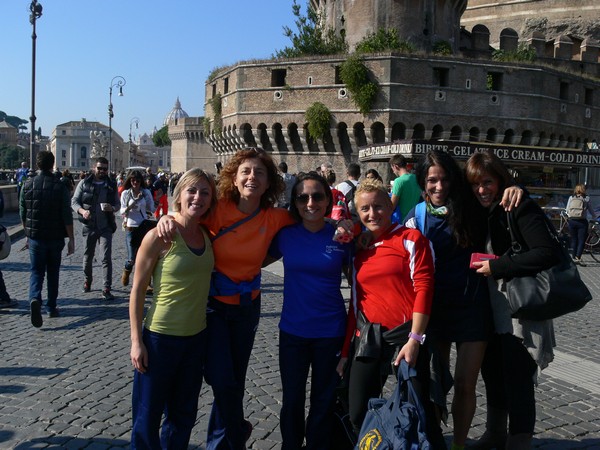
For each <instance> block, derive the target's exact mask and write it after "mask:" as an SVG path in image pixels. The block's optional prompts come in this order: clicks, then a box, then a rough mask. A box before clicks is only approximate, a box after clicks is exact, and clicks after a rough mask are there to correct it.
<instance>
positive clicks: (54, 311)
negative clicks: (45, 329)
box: [48, 308, 60, 317]
mask: <svg viewBox="0 0 600 450" xmlns="http://www.w3.org/2000/svg"><path fill="white" fill-rule="evenodd" d="M48 317H60V312H59V311H58V308H54V309H51V310H49V311H48Z"/></svg>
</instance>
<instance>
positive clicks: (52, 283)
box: [19, 151, 75, 328]
mask: <svg viewBox="0 0 600 450" xmlns="http://www.w3.org/2000/svg"><path fill="white" fill-rule="evenodd" d="M36 163H37V166H38V168H39V172H38V174H37V175H36V176H34V177H33V178H28V179H27V180H26V181H25V183H24V184H23V189H22V190H21V197H20V198H19V213H20V216H21V222H22V223H23V228H24V229H25V236H26V237H27V244H28V247H29V258H30V260H31V269H30V271H31V274H30V277H29V299H30V309H31V324H32V325H33V326H34V327H37V328H39V327H41V326H42V323H43V319H42V312H41V311H42V286H43V284H44V275H45V274H47V275H48V281H47V288H48V299H47V303H46V308H47V310H48V317H58V315H59V312H58V308H57V307H56V299H57V298H58V277H59V273H60V264H61V257H62V255H61V253H62V250H63V248H64V247H65V237H68V238H69V242H68V247H67V255H70V254H72V253H73V252H74V251H75V237H74V236H73V213H72V212H71V209H70V208H69V192H68V190H67V188H66V186H65V185H64V184H63V183H61V182H60V180H59V179H58V178H56V177H55V176H54V174H53V173H52V167H53V166H54V155H53V154H52V153H51V152H48V151H41V152H39V153H38V154H37V157H36Z"/></svg>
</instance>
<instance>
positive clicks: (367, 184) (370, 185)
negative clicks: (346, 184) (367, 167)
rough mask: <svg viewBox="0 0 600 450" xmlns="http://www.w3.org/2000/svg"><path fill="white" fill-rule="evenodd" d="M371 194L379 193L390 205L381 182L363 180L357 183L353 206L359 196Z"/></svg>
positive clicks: (386, 192) (390, 202)
mask: <svg viewBox="0 0 600 450" xmlns="http://www.w3.org/2000/svg"><path fill="white" fill-rule="evenodd" d="M371 192H379V193H381V195H383V196H384V197H385V201H386V202H388V203H389V205H390V206H391V205H392V200H391V199H390V196H389V194H388V191H387V189H386V188H385V186H384V185H383V183H382V182H381V181H378V180H370V179H365V180H363V181H361V182H360V183H359V185H358V186H357V187H356V191H355V192H354V199H353V200H354V204H355V205H356V204H357V199H358V196H359V195H360V194H370V193H371Z"/></svg>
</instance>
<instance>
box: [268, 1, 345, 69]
mask: <svg viewBox="0 0 600 450" xmlns="http://www.w3.org/2000/svg"><path fill="white" fill-rule="evenodd" d="M292 13H293V14H294V16H296V20H295V24H296V27H297V28H298V31H297V32H294V31H292V30H291V28H289V27H287V26H286V27H283V34H284V35H285V36H286V37H289V38H290V39H291V41H292V46H291V47H285V48H284V49H283V50H278V51H277V52H276V53H275V56H276V57H277V58H296V57H299V56H311V55H335V54H339V53H346V52H347V51H348V44H347V43H346V40H345V39H344V38H343V36H338V35H336V34H335V30H334V29H333V28H326V27H325V25H324V22H325V21H324V20H322V19H323V18H322V17H321V16H320V15H319V13H318V12H317V11H315V10H314V9H313V8H312V7H311V6H310V4H309V5H308V9H307V13H306V16H303V15H302V14H301V13H300V5H299V4H298V3H297V1H296V0H294V3H293V5H292Z"/></svg>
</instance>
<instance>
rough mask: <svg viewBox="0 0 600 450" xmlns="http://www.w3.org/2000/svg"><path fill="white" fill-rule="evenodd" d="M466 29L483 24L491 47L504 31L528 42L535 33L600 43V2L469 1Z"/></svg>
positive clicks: (596, 0)
mask: <svg viewBox="0 0 600 450" xmlns="http://www.w3.org/2000/svg"><path fill="white" fill-rule="evenodd" d="M461 23H462V25H463V26H465V27H466V28H469V29H470V28H472V27H473V26H475V25H477V24H480V23H483V24H485V25H486V26H487V27H488V28H489V30H490V32H491V34H492V36H493V39H492V45H494V46H495V45H497V44H498V40H497V39H498V37H499V36H500V33H501V31H502V30H503V29H505V28H512V29H513V30H515V31H516V32H517V33H518V34H519V36H522V38H524V39H527V38H529V37H531V36H532V35H533V33H536V32H538V33H542V34H543V35H545V36H559V35H565V36H570V37H571V38H572V39H578V40H580V41H581V40H583V39H593V40H595V41H596V42H598V41H600V2H599V1H598V0H576V1H574V0H510V1H507V0H504V1H496V2H490V1H489V0H469V2H468V6H467V9H466V11H465V12H464V14H463V15H462V18H461Z"/></svg>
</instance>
